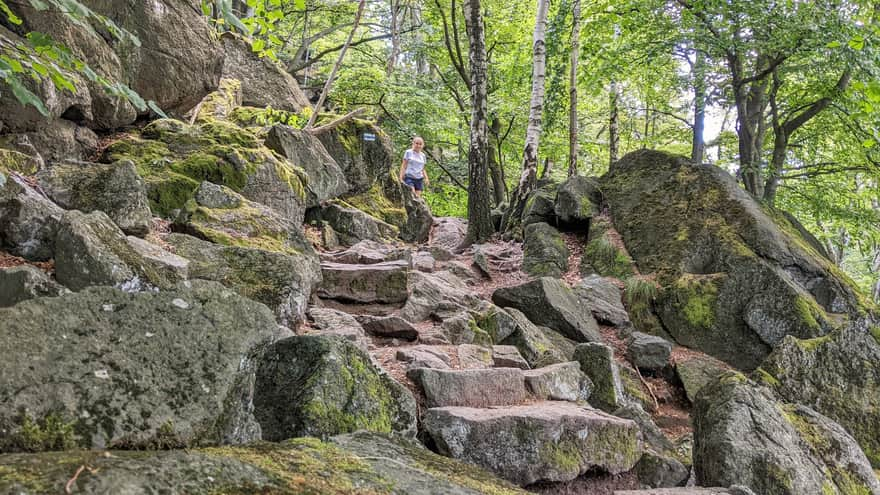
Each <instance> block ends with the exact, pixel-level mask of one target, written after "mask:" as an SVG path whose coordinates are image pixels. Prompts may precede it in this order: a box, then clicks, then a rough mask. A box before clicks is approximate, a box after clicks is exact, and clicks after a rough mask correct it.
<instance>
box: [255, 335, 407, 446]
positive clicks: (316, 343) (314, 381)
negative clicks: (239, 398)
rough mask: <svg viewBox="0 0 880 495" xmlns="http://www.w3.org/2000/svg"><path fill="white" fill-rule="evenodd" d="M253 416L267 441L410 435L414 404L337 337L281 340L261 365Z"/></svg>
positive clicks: (399, 387)
mask: <svg viewBox="0 0 880 495" xmlns="http://www.w3.org/2000/svg"><path fill="white" fill-rule="evenodd" d="M254 390H255V392H254V414H255V416H256V419H257V421H258V422H259V423H260V427H261V429H262V432H263V438H264V439H266V440H275V441H277V440H283V439H286V438H293V437H298V436H314V437H320V438H326V437H329V436H333V435H338V434H340V433H350V432H354V431H357V430H367V431H373V432H379V433H391V432H396V433H401V434H404V435H409V436H412V435H415V432H416V402H415V399H414V398H413V396H412V393H410V392H409V390H407V389H406V388H405V387H404V386H403V385H400V384H399V383H397V382H396V381H394V379H392V378H391V377H389V376H388V375H387V374H385V372H384V371H382V370H381V369H379V368H377V367H376V366H375V365H374V364H373V363H372V362H371V360H370V356H369V355H368V354H367V353H366V352H364V351H362V350H360V349H358V348H357V347H356V346H355V345H354V344H352V343H351V342H349V341H348V340H345V339H344V338H342V337H331V336H311V335H306V336H298V337H290V338H287V339H284V340H281V341H279V342H277V343H275V344H273V345H272V347H271V348H270V349H269V350H268V351H267V352H266V353H265V355H264V356H263V357H262V358H261V359H260V361H259V365H258V367H257V376H256V381H255V383H254Z"/></svg>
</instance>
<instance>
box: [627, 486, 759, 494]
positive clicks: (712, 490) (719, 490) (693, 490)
mask: <svg viewBox="0 0 880 495" xmlns="http://www.w3.org/2000/svg"><path fill="white" fill-rule="evenodd" d="M751 493H752V492H750V491H745V490H743V489H739V488H731V489H728V488H702V487H693V488H653V489H650V490H615V491H614V495H747V494H749V495H750V494H751Z"/></svg>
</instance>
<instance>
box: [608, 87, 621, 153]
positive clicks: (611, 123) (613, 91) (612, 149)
mask: <svg viewBox="0 0 880 495" xmlns="http://www.w3.org/2000/svg"><path fill="white" fill-rule="evenodd" d="M608 93H609V99H610V101H609V104H610V107H611V114H610V115H609V117H608V166H609V167H610V166H611V165H614V162H616V161H617V158H618V154H619V152H620V151H619V150H620V113H619V110H618V104H619V103H618V102H619V100H620V89H618V87H617V81H614V80H612V81H611V88H610V90H609V91H608Z"/></svg>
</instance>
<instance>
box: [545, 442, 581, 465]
mask: <svg viewBox="0 0 880 495" xmlns="http://www.w3.org/2000/svg"><path fill="white" fill-rule="evenodd" d="M538 455H539V456H540V459H541V460H542V461H544V462H546V463H547V464H549V465H551V466H555V467H556V468H557V469H558V470H559V471H562V472H564V473H572V472H575V473H576V472H579V471H580V466H581V451H580V448H579V446H578V445H577V444H576V443H575V442H572V441H567V440H560V441H559V442H545V443H544V444H543V445H541V450H540V452H539V453H538Z"/></svg>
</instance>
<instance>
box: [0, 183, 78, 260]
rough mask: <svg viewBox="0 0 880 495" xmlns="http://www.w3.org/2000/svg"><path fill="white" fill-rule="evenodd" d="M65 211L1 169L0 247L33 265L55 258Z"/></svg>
mask: <svg viewBox="0 0 880 495" xmlns="http://www.w3.org/2000/svg"><path fill="white" fill-rule="evenodd" d="M63 213H64V211H63V210H62V209H61V208H59V207H58V205H56V204H55V203H53V202H52V201H50V200H48V199H47V198H46V197H45V196H43V195H41V194H40V193H38V192H37V191H36V190H35V189H34V188H33V187H31V186H30V185H29V184H28V183H26V182H25V181H24V180H22V179H21V177H20V176H18V175H17V174H10V173H9V172H7V171H4V169H0V246H2V247H3V248H4V249H6V250H8V251H9V252H10V253H12V254H14V255H17V256H21V257H22V258H26V259H29V260H33V261H44V260H48V259H50V258H52V257H53V254H54V249H55V234H56V232H57V230H58V224H59V223H60V221H61V215H62V214H63Z"/></svg>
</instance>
